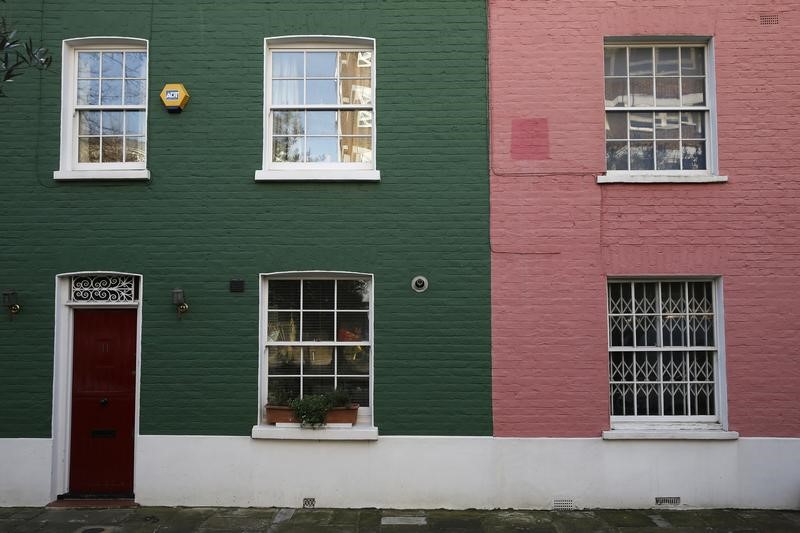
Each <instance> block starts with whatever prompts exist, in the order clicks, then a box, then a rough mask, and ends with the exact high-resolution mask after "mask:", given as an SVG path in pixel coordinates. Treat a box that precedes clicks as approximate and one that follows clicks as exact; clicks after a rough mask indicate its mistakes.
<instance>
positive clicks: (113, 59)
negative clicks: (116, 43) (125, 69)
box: [102, 52, 122, 78]
mask: <svg viewBox="0 0 800 533" xmlns="http://www.w3.org/2000/svg"><path fill="white" fill-rule="evenodd" d="M102 76H103V77H104V78H121V77H122V52H103V70H102Z"/></svg>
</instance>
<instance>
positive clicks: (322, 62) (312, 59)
mask: <svg viewBox="0 0 800 533" xmlns="http://www.w3.org/2000/svg"><path fill="white" fill-rule="evenodd" d="M306 76H307V77H309V78H334V77H336V52H308V53H307V54H306Z"/></svg>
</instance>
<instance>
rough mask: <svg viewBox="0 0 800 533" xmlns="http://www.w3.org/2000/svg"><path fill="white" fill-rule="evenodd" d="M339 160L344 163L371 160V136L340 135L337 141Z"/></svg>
mask: <svg viewBox="0 0 800 533" xmlns="http://www.w3.org/2000/svg"><path fill="white" fill-rule="evenodd" d="M339 149H340V151H341V161H342V162H344V163H370V162H371V161H372V138H371V137H342V138H341V139H340V141H339Z"/></svg>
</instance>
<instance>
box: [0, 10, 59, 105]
mask: <svg viewBox="0 0 800 533" xmlns="http://www.w3.org/2000/svg"><path fill="white" fill-rule="evenodd" d="M2 1H4V0H0V2H2ZM10 26H11V25H10V24H9V23H8V21H6V18H5V17H0V97H2V96H6V95H5V93H4V90H3V89H4V86H5V84H6V83H10V82H12V81H14V78H16V77H17V76H19V75H20V74H22V73H23V72H24V71H26V70H28V69H31V68H35V69H37V70H44V69H46V68H48V67H49V66H50V63H52V62H53V57H52V56H51V55H50V52H49V51H48V50H47V48H44V47H42V46H39V47H34V45H33V40H32V39H31V38H30V37H29V38H28V40H27V42H25V41H22V40H21V39H19V38H18V37H17V30H15V29H13V28H11V27H10Z"/></svg>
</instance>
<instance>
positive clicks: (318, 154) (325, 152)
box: [306, 137, 338, 163]
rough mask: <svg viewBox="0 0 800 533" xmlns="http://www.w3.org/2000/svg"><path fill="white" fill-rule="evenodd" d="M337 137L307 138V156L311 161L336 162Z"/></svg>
mask: <svg viewBox="0 0 800 533" xmlns="http://www.w3.org/2000/svg"><path fill="white" fill-rule="evenodd" d="M337 144H338V139H337V138H336V137H308V138H307V139H306V151H307V153H306V158H307V160H308V162H309V163H336V162H337V161H338V159H337V155H338V154H337V153H336V145H337Z"/></svg>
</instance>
